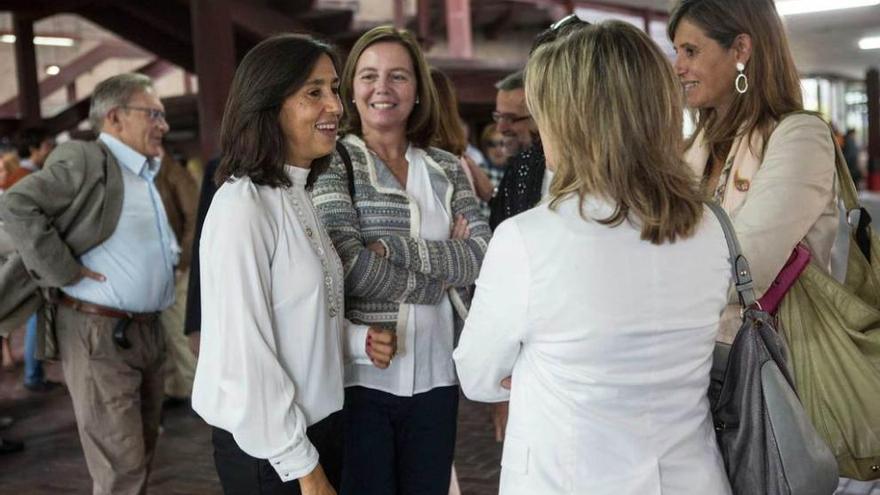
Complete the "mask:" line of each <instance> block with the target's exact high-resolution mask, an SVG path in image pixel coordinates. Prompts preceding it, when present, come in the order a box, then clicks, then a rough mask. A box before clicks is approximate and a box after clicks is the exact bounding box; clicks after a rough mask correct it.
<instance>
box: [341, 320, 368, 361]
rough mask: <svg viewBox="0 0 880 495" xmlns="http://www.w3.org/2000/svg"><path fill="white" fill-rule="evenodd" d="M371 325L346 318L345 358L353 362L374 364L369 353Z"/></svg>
mask: <svg viewBox="0 0 880 495" xmlns="http://www.w3.org/2000/svg"><path fill="white" fill-rule="evenodd" d="M369 329H370V327H369V325H358V324H355V323H351V322H350V321H348V320H345V335H346V338H345V360H346V362H348V363H353V364H373V362H372V361H370V356H369V355H367V331H369Z"/></svg>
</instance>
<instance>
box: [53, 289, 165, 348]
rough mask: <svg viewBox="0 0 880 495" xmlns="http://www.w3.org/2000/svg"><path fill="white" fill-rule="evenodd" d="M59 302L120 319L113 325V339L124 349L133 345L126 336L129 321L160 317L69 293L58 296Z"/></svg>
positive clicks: (150, 321)
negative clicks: (122, 309) (112, 306)
mask: <svg viewBox="0 0 880 495" xmlns="http://www.w3.org/2000/svg"><path fill="white" fill-rule="evenodd" d="M58 303H59V304H63V305H65V306H69V307H71V308H73V309H74V310H75V311H79V312H80V313H85V314H88V315H97V316H106V317H108V318H116V319H118V320H119V321H118V322H117V323H116V325H115V326H114V327H113V341H114V342H116V345H118V346H119V347H122V348H123V349H128V348H130V347H131V342H129V341H128V337H126V336H125V330H126V329H127V328H128V325H129V323H131V322H133V321H136V322H138V323H152V322H154V321H156V319H157V318H158V317H159V313H132V312H130V311H120V310H118V309H113V308H108V307H106V306H100V305H98V304H92V303H89V302H85V301H80V300H79V299H75V298H73V297H70V296H68V295H67V294H61V297H59V298H58Z"/></svg>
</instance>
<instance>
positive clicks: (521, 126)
mask: <svg viewBox="0 0 880 495" xmlns="http://www.w3.org/2000/svg"><path fill="white" fill-rule="evenodd" d="M495 89H497V90H498V94H497V96H496V97H495V111H494V112H492V120H494V121H495V124H496V126H497V128H498V132H500V133H501V135H502V136H504V137H505V140H504V141H505V145H506V146H507V148H508V149H507V152H508V154H509V155H510V159H509V161H508V162H507V167H506V172H505V173H504V178H503V179H502V180H501V184H500V185H499V186H498V191H497V192H496V194H495V197H493V198H492V200H491V201H490V202H489V207H490V209H491V214H490V215H489V226H490V227H492V229H495V227H497V226H498V224H500V223H501V222H503V221H504V220H506V219H507V218H510V217H512V216H513V215H516V214H517V213H522V212H523V211H526V210H528V209H530V208H532V207H533V206H535V205H536V204H538V202H539V201H540V200H541V183H542V181H543V178H544V150H543V149H542V148H541V140H540V138H539V136H538V128H537V126H536V125H535V121H534V120H533V119H532V116H531V115H529V110H528V108H527V107H526V93H525V87H524V78H523V72H522V71H517V72H514V73H513V74H510V75H508V76H507V77H505V78H504V79H502V80H501V81H499V82H498V83H497V84H495Z"/></svg>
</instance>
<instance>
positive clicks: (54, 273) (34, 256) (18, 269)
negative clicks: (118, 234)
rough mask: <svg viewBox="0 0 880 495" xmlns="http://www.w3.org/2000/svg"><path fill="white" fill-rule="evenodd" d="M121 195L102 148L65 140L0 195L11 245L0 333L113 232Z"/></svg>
mask: <svg viewBox="0 0 880 495" xmlns="http://www.w3.org/2000/svg"><path fill="white" fill-rule="evenodd" d="M122 194H123V184H122V172H121V171H120V169H119V165H118V164H117V162H116V159H115V158H114V157H113V154H112V153H111V152H110V150H109V149H107V147H106V146H104V144H103V143H101V142H99V141H89V142H85V141H70V142H68V143H64V144H62V145H60V146H58V147H57V148H55V150H54V151H53V152H52V154H50V155H49V157H48V158H47V159H46V164H45V166H44V167H43V169H42V170H39V171H37V172H34V173H31V174H29V175H28V176H27V177H25V178H24V179H22V180H21V181H20V182H18V183H17V184H16V185H15V186H14V187H12V188H11V189H9V190H8V191H6V193H4V194H3V195H2V196H0V220H2V222H3V228H4V230H5V231H6V233H7V234H8V235H9V238H10V239H11V241H12V243H13V245H14V248H15V252H14V253H11V254H9V255H8V257H6V258H5V259H3V260H2V261H0V335H3V334H5V333H6V332H8V331H9V330H11V329H13V328H16V327H17V326H19V325H22V324H23V323H24V322H25V321H26V320H27V318H28V317H29V316H30V315H31V314H32V313H33V312H34V311H35V310H36V309H37V308H39V307H40V305H41V304H42V298H41V296H40V292H39V289H40V288H41V287H42V288H51V287H62V286H64V285H66V284H68V283H70V282H71V281H72V280H74V279H75V278H76V276H77V275H78V274H79V269H80V264H79V261H78V260H77V257H78V256H79V255H81V254H82V253H84V252H86V251H88V250H89V249H91V248H92V247H94V246H96V245H98V244H100V243H101V242H103V241H104V240H106V239H107V238H108V237H110V234H112V233H113V231H114V230H115V229H116V224H117V222H118V221H119V216H120V213H121V211H122Z"/></svg>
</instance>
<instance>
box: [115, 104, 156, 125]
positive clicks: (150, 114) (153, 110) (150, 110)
mask: <svg viewBox="0 0 880 495" xmlns="http://www.w3.org/2000/svg"><path fill="white" fill-rule="evenodd" d="M120 108H124V109H126V110H137V111H139V112H144V113H146V114H147V117H148V118H149V119H150V120H151V121H152V122H159V121H162V122H167V120H165V112H163V111H162V110H159V109H156V108H147V107H130V106H128V105H123V106H122V107H120Z"/></svg>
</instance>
